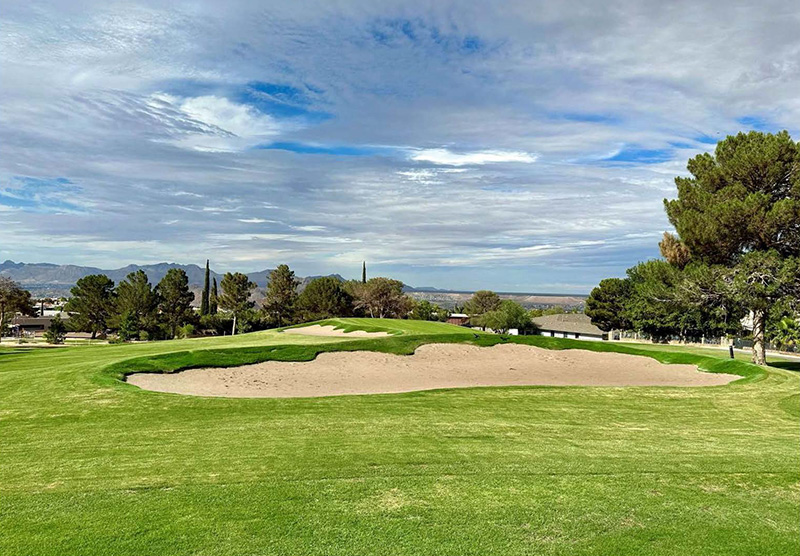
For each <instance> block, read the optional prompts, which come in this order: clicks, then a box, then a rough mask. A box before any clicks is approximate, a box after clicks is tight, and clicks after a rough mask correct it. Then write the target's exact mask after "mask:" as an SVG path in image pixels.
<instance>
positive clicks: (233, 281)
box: [219, 272, 256, 334]
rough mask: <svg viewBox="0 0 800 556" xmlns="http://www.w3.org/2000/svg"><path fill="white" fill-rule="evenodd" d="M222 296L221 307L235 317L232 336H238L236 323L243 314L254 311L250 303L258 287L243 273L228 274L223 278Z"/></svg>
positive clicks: (220, 298) (220, 299) (220, 297)
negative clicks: (249, 310)
mask: <svg viewBox="0 0 800 556" xmlns="http://www.w3.org/2000/svg"><path fill="white" fill-rule="evenodd" d="M220 285H221V286H222V295H221V296H219V306H220V307H221V308H222V309H224V310H226V311H228V312H230V313H231V314H232V315H233V325H232V327H231V334H236V323H237V320H238V319H239V318H240V317H241V316H242V314H243V313H244V312H245V311H247V310H248V309H252V308H253V305H254V303H253V302H252V301H250V293H251V292H252V291H253V289H254V288H255V287H256V285H255V284H254V283H253V282H251V281H250V279H249V278H248V277H247V276H246V275H245V274H242V273H241V272H228V273H226V274H225V276H223V277H222V282H221V283H220Z"/></svg>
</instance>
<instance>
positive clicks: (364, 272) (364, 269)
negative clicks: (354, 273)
mask: <svg viewBox="0 0 800 556" xmlns="http://www.w3.org/2000/svg"><path fill="white" fill-rule="evenodd" d="M361 283H362V284H366V283H367V261H364V262H362V263H361Z"/></svg>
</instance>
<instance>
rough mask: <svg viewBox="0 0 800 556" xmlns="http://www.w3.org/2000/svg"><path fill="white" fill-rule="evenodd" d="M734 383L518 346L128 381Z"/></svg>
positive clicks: (188, 386) (237, 390)
mask: <svg viewBox="0 0 800 556" xmlns="http://www.w3.org/2000/svg"><path fill="white" fill-rule="evenodd" d="M737 378H740V377H738V376H736V375H729V374H710V373H703V372H700V371H698V370H697V369H696V368H695V367H693V366H692V365H663V364H661V363H659V362H658V361H656V360H655V359H651V358H649V357H639V356H635V355H624V354H619V353H596V352H591V351H583V350H567V351H551V350H545V349H541V348H536V347H531V346H523V345H519V344H502V345H497V346H494V347H487V348H479V347H475V346H470V345H466V344H428V345H423V346H421V347H420V348H419V349H417V352H416V353H415V354H414V355H411V356H401V355H390V354H384V353H376V352H369V351H359V352H333V353H322V354H320V355H319V356H318V357H317V358H316V359H315V360H314V361H309V362H298V363H286V362H278V361H269V362H266V363H259V364H256V365H245V366H242V367H233V368H229V369H193V370H188V371H183V372H181V373H175V374H148V373H141V374H133V375H130V376H129V377H128V382H130V383H131V384H135V385H137V386H139V387H141V388H144V389H147V390H156V391H159V392H174V393H179V394H190V395H196V396H227V397H275V398H292V397H314V396H333V395H342V394H376V393H388V392H410V391H415V390H430V389H435V388H461V387H470V386H512V385H551V386H715V385H721V384H727V383H728V382H730V381H732V380H735V379H737Z"/></svg>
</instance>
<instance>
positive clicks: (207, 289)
mask: <svg viewBox="0 0 800 556" xmlns="http://www.w3.org/2000/svg"><path fill="white" fill-rule="evenodd" d="M208 264H209V262H208V259H206V273H205V277H204V279H203V293H202V296H201V298H200V316H205V315H208V314H210V307H211V305H210V299H211V284H210V283H209V282H210V281H209V278H210V277H211V269H210V268H209V266H208Z"/></svg>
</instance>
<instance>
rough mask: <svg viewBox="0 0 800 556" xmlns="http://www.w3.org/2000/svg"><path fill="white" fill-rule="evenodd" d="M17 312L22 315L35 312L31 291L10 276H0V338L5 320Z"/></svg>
mask: <svg viewBox="0 0 800 556" xmlns="http://www.w3.org/2000/svg"><path fill="white" fill-rule="evenodd" d="M18 312H19V313H22V314H23V315H34V314H36V308H35V307H34V304H33V301H32V300H31V293H30V292H29V291H28V290H25V289H23V288H22V287H20V285H19V284H17V283H16V282H15V281H13V280H12V279H11V278H8V277H6V276H0V338H2V337H3V332H4V331H5V328H6V322H7V321H8V320H9V319H11V318H13V317H14V314H15V313H18Z"/></svg>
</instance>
